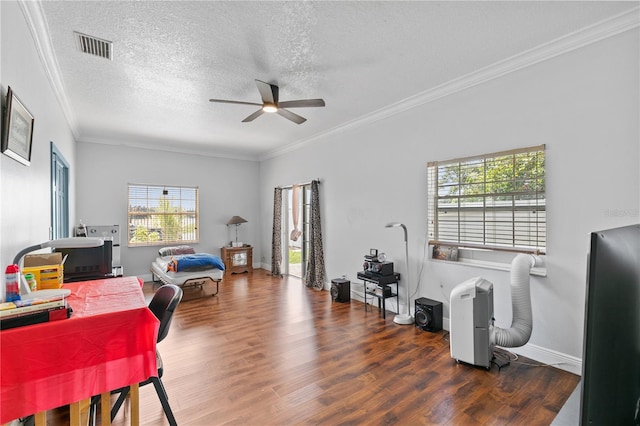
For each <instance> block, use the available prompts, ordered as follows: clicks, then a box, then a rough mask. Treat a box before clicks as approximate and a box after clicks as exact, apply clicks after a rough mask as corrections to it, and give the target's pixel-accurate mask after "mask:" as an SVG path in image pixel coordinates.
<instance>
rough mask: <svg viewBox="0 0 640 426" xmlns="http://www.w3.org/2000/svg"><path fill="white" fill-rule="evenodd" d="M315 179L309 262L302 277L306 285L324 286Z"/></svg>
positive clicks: (312, 193) (317, 187) (320, 287)
mask: <svg viewBox="0 0 640 426" xmlns="http://www.w3.org/2000/svg"><path fill="white" fill-rule="evenodd" d="M319 183H320V182H318V181H317V180H314V181H313V182H311V219H310V221H309V263H308V267H307V273H306V275H305V277H304V280H305V283H306V285H307V287H312V288H314V289H316V290H322V289H323V288H324V280H325V271H324V251H323V249H322V229H321V226H320V195H319Z"/></svg>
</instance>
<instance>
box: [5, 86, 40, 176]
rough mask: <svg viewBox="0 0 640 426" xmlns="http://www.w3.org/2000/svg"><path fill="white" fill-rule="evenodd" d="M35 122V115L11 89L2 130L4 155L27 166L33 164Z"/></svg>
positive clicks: (8, 92)
mask: <svg viewBox="0 0 640 426" xmlns="http://www.w3.org/2000/svg"><path fill="white" fill-rule="evenodd" d="M33 121H34V120H33V115H31V113H30V112H29V110H27V108H26V107H25V106H24V104H23V103H22V102H20V99H18V97H17V96H16V95H15V93H14V92H13V90H11V87H9V88H8V90H7V107H6V114H5V117H4V127H3V128H2V153H3V154H5V155H7V156H8V157H11V158H13V159H14V160H16V161H18V162H20V163H22V164H24V165H25V166H28V165H29V164H31V142H32V139H33Z"/></svg>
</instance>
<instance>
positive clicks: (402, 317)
mask: <svg viewBox="0 0 640 426" xmlns="http://www.w3.org/2000/svg"><path fill="white" fill-rule="evenodd" d="M397 227H402V229H404V252H405V265H406V267H407V273H406V274H405V276H406V277H407V290H406V291H407V313H406V314H401V313H400V303H398V315H396V316H395V317H394V318H393V322H395V323H396V324H405V325H406V324H413V317H412V316H411V308H410V306H409V305H410V298H411V296H410V295H409V245H408V243H407V227H406V226H404V225H403V224H402V223H397V222H393V223H387V224H386V225H385V228H397Z"/></svg>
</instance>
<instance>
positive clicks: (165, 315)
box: [89, 284, 182, 426]
mask: <svg viewBox="0 0 640 426" xmlns="http://www.w3.org/2000/svg"><path fill="white" fill-rule="evenodd" d="M181 300H182V289H181V288H180V287H178V286H176V285H173V284H165V285H163V286H162V287H160V288H159V289H158V290H157V291H156V293H155V294H154V295H153V298H152V299H151V302H150V303H149V309H150V310H151V312H153V314H154V315H155V316H156V317H157V318H158V320H160V328H159V329H158V340H157V343H160V342H161V341H162V340H163V339H164V338H165V337H167V334H169V326H170V325H171V320H172V319H173V312H174V311H175V309H176V307H177V306H178V304H179V303H180V301H181ZM156 360H157V364H158V376H157V377H150V378H149V379H147V380H145V381H144V382H141V383H140V387H142V386H144V385H148V384H149V383H153V386H154V387H155V388H156V393H157V394H158V398H159V399H160V403H161V404H162V409H163V410H164V414H165V415H166V416H167V420H169V424H170V425H172V426H176V425H177V423H176V419H175V417H174V416H173V411H171V407H170V406H169V398H168V396H167V392H166V390H165V389H164V385H163V384H162V380H161V377H162V373H163V370H164V369H163V365H162V358H161V357H160V353H159V352H158V349H157V348H156ZM129 389H130V388H129V387H128V386H127V387H124V388H121V389H117V390H114V391H112V392H111V393H113V394H116V393H119V394H120V395H119V396H118V399H116V402H115V403H114V405H113V407H112V408H111V421H112V422H113V419H114V418H115V417H116V415H117V414H118V411H119V410H120V407H121V406H122V403H123V402H124V401H125V399H126V398H127V395H129ZM98 401H100V396H99V395H98V396H97V397H94V398H92V401H91V408H90V417H89V418H90V419H92V421H93V424H95V414H96V406H97V403H98Z"/></svg>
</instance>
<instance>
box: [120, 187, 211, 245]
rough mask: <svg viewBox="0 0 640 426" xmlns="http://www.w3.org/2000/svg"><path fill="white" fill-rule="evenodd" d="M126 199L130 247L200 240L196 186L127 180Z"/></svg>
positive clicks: (128, 243)
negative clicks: (129, 181) (153, 183)
mask: <svg viewBox="0 0 640 426" xmlns="http://www.w3.org/2000/svg"><path fill="white" fill-rule="evenodd" d="M127 199H128V202H127V223H128V232H127V245H128V246H129V247H143V246H159V245H171V244H186V243H198V242H200V232H199V228H200V226H199V218H200V205H199V204H200V203H199V188H198V187H191V186H175V185H147V184H135V183H130V184H128V197H127ZM163 206H164V207H163ZM163 210H164V211H163Z"/></svg>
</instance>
